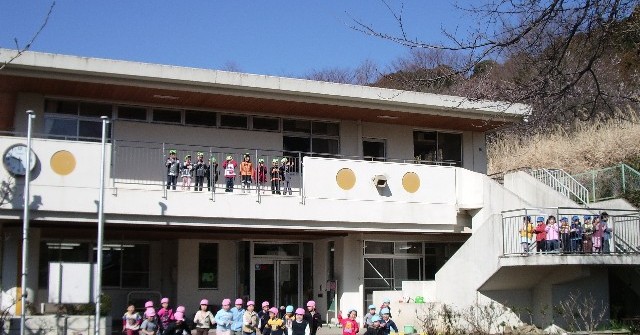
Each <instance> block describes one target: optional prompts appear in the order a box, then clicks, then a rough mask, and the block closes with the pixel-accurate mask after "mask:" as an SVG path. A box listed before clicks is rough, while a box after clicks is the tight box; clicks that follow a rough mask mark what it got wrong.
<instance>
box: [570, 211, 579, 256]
mask: <svg viewBox="0 0 640 335" xmlns="http://www.w3.org/2000/svg"><path fill="white" fill-rule="evenodd" d="M569 234H570V236H569V237H570V238H571V252H580V251H581V250H582V243H581V242H582V225H581V224H580V217H579V216H577V215H574V216H573V217H572V218H571V228H570V232H569Z"/></svg>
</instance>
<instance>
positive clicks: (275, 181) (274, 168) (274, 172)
mask: <svg viewBox="0 0 640 335" xmlns="http://www.w3.org/2000/svg"><path fill="white" fill-rule="evenodd" d="M270 177H271V194H280V168H279V167H278V159H277V158H274V159H273V160H272V161H271V173H270Z"/></svg>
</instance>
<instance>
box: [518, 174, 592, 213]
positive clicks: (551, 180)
mask: <svg viewBox="0 0 640 335" xmlns="http://www.w3.org/2000/svg"><path fill="white" fill-rule="evenodd" d="M551 171H554V172H557V173H559V174H561V175H562V176H561V177H560V178H562V179H563V180H568V181H569V184H570V185H567V184H566V183H565V182H563V181H561V180H560V178H558V176H557V175H556V174H555V173H552V172H551ZM530 174H531V175H532V176H533V177H534V178H536V179H538V180H539V181H540V182H542V183H543V184H545V185H547V186H549V187H551V188H552V189H554V190H555V191H557V192H559V193H560V194H562V195H564V196H565V197H567V198H571V195H573V196H574V197H575V198H576V199H577V200H579V201H580V202H581V203H582V204H584V205H588V204H589V190H588V189H587V188H586V187H584V186H583V185H582V184H580V182H578V181H577V180H576V179H575V178H573V177H572V176H571V175H569V174H568V173H567V172H566V171H564V170H562V169H552V170H550V169H545V168H540V169H535V170H531V171H530Z"/></svg>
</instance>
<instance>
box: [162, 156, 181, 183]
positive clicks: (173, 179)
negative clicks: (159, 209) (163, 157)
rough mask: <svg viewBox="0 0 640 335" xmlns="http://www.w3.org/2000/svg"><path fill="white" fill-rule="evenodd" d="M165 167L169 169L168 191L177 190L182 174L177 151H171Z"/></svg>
mask: <svg viewBox="0 0 640 335" xmlns="http://www.w3.org/2000/svg"><path fill="white" fill-rule="evenodd" d="M165 166H166V167H167V190H168V189H170V188H171V189H173V190H175V189H176V184H177V182H178V173H179V172H180V171H179V170H180V160H179V159H177V158H176V151H175V150H173V149H171V150H169V157H168V158H167V162H166V163H165Z"/></svg>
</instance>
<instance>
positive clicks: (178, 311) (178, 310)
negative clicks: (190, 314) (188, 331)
mask: <svg viewBox="0 0 640 335" xmlns="http://www.w3.org/2000/svg"><path fill="white" fill-rule="evenodd" d="M176 313H184V306H178V308H176Z"/></svg>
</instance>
